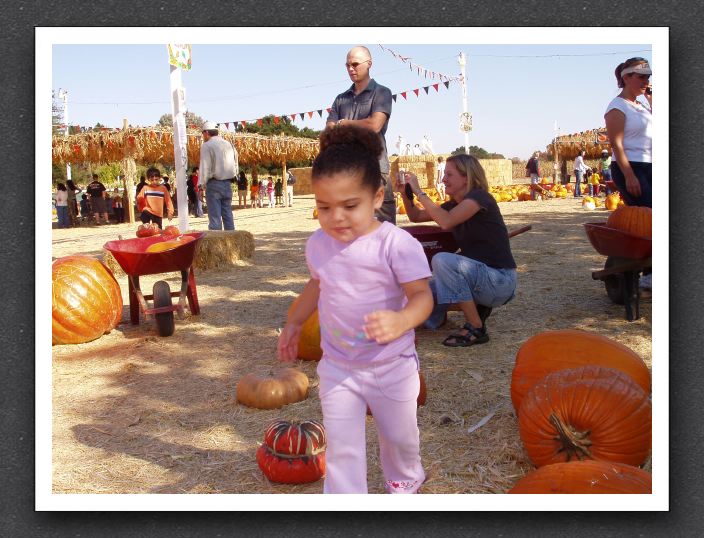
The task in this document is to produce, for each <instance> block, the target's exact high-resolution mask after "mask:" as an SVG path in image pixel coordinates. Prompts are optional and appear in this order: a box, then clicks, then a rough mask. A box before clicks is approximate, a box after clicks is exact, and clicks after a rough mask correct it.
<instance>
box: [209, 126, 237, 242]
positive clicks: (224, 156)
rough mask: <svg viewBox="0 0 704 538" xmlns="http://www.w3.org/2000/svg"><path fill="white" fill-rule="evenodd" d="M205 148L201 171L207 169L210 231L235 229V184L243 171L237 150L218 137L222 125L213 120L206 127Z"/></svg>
mask: <svg viewBox="0 0 704 538" xmlns="http://www.w3.org/2000/svg"><path fill="white" fill-rule="evenodd" d="M202 134H203V140H204V142H203V145H202V146H201V148H200V169H201V170H203V172H201V175H202V176H203V180H204V184H205V199H206V200H207V205H208V229H209V230H220V229H225V230H234V229H235V219H234V218H233V216H232V183H234V182H235V180H236V178H237V174H238V172H239V164H238V162H237V150H236V149H235V148H234V146H233V145H232V144H231V143H230V142H228V141H227V140H225V139H224V138H222V137H220V136H218V135H219V134H220V133H219V130H218V126H217V125H216V124H215V123H213V122H212V121H207V122H205V124H204V125H203V131H202Z"/></svg>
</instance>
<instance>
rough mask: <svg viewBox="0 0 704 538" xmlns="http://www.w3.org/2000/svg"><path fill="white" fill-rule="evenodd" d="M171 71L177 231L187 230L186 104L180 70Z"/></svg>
mask: <svg viewBox="0 0 704 538" xmlns="http://www.w3.org/2000/svg"><path fill="white" fill-rule="evenodd" d="M169 68H170V69H171V73H170V80H171V112H172V116H173V124H174V168H175V169H176V207H177V208H178V229H179V230H180V231H181V233H183V232H185V231H186V230H188V197H187V193H186V168H187V167H188V152H187V136H186V118H185V111H186V103H185V96H184V90H183V87H182V86H181V69H179V68H178V67H176V66H174V65H169Z"/></svg>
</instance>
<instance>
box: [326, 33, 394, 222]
mask: <svg viewBox="0 0 704 538" xmlns="http://www.w3.org/2000/svg"><path fill="white" fill-rule="evenodd" d="M345 67H346V68H347V74H348V75H349V77H350V80H351V81H352V86H351V87H350V88H349V89H348V90H347V91H345V92H343V93H341V94H340V95H338V96H337V97H335V101H334V102H333V104H332V108H331V109H330V115H329V116H328V119H327V123H326V127H334V126H335V125H347V124H354V125H358V126H360V127H366V128H367V129H371V130H372V131H374V132H376V133H378V134H379V137H380V138H381V143H382V146H383V148H384V150H383V151H382V153H381V158H380V159H379V167H380V169H381V178H382V182H383V183H384V185H385V193H384V203H383V204H382V206H381V208H380V209H379V210H378V211H377V213H376V216H377V218H378V219H379V220H381V221H387V222H390V223H392V224H396V199H395V198H394V193H393V186H392V184H391V181H390V180H389V158H388V155H387V152H386V139H385V138H384V135H385V134H386V129H387V127H388V126H389V118H390V117H391V90H389V89H388V88H387V87H385V86H382V85H381V84H377V82H376V81H375V80H374V79H372V78H370V76H369V70H370V69H371V67H372V55H371V52H369V49H368V48H367V47H362V46H358V47H354V48H353V49H351V50H350V51H349V52H348V53H347V62H346V63H345Z"/></svg>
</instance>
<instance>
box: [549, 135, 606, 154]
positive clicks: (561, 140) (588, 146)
mask: <svg viewBox="0 0 704 538" xmlns="http://www.w3.org/2000/svg"><path fill="white" fill-rule="evenodd" d="M599 138H601V140H603V141H605V143H597V140H598V139H599ZM556 142H557V153H558V154H559V156H560V157H561V158H562V159H574V158H575V157H577V154H578V153H579V152H580V151H582V150H584V151H585V152H586V157H587V158H588V159H597V158H598V157H599V156H600V155H601V151H602V150H607V151H608V152H609V153H610V152H611V144H609V143H608V137H606V130H605V129H591V130H589V131H584V132H581V133H573V134H568V135H563V136H558V137H557V139H556ZM546 151H547V152H548V153H550V154H552V153H553V151H554V147H553V144H552V143H551V144H548V146H547V148H546Z"/></svg>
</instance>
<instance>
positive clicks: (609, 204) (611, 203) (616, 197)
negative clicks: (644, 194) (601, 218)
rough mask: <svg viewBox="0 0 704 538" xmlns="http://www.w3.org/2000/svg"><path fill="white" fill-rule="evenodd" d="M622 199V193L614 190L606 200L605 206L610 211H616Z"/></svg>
mask: <svg viewBox="0 0 704 538" xmlns="http://www.w3.org/2000/svg"><path fill="white" fill-rule="evenodd" d="M620 201H621V195H620V194H619V193H617V192H612V193H611V194H609V195H608V196H607V197H606V200H604V206H606V209H608V210H609V211H614V210H615V209H616V208H617V207H618V203H619V202H620Z"/></svg>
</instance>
